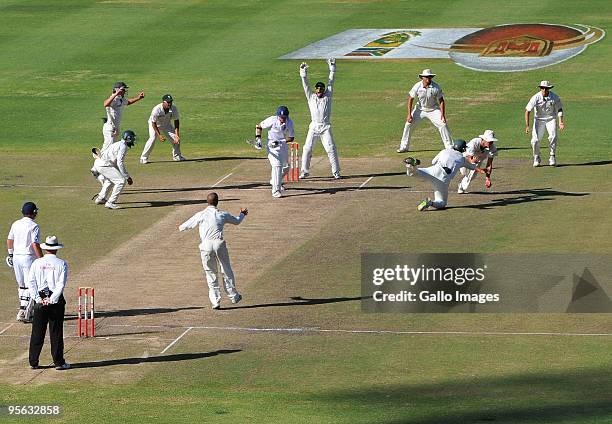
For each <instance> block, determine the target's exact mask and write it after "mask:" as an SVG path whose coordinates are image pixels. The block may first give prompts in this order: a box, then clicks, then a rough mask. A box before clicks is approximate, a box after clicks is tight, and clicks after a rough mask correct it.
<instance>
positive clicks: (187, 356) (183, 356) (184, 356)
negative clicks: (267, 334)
mask: <svg viewBox="0 0 612 424" xmlns="http://www.w3.org/2000/svg"><path fill="white" fill-rule="evenodd" d="M237 352H242V350H241V349H221V350H215V351H213V352H201V353H179V354H175V355H160V356H149V357H148V358H123V359H108V360H105V361H91V362H79V363H76V364H72V368H99V367H110V366H113V365H138V364H146V363H159V362H179V361H190V360H193V359H202V358H210V357H213V356H217V355H227V354H230V353H237Z"/></svg>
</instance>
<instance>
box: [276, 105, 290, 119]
mask: <svg viewBox="0 0 612 424" xmlns="http://www.w3.org/2000/svg"><path fill="white" fill-rule="evenodd" d="M276 116H284V117H285V118H288V117H289V108H288V107H287V106H279V107H278V109H276Z"/></svg>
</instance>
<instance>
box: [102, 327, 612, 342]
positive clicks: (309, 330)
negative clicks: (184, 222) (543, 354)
mask: <svg viewBox="0 0 612 424" xmlns="http://www.w3.org/2000/svg"><path fill="white" fill-rule="evenodd" d="M108 327H140V328H185V327H181V326H172V325H130V324H109V325H108ZM189 330H221V331H251V332H285V333H341V334H392V335H434V336H435V335H443V336H445V335H457V336H598V337H610V336H612V333H572V332H565V333H564V332H543V331H542V332H528V331H524V332H505V331H402V330H358V329H353V330H351V329H348V330H342V329H325V328H312V327H310V328H309V327H295V328H283V327H280V328H278V327H271V328H265V327H263V328H262V327H220V326H192V327H188V328H187V331H189ZM187 331H185V332H187ZM180 337H182V335H181V336H179V338H180ZM177 340H178V339H177Z"/></svg>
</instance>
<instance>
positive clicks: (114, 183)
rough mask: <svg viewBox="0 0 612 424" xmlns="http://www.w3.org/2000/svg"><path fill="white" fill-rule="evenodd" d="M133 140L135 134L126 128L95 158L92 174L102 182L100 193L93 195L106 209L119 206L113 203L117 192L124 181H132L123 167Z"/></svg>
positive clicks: (123, 184)
mask: <svg viewBox="0 0 612 424" xmlns="http://www.w3.org/2000/svg"><path fill="white" fill-rule="evenodd" d="M135 141H136V134H134V131H131V130H127V131H125V132H124V133H123V138H122V139H121V140H119V141H118V142H117V143H113V144H112V145H111V146H110V147H108V148H107V149H106V150H104V151H102V155H101V156H100V157H99V158H98V159H96V160H95V162H94V166H93V169H92V174H93V176H94V177H96V178H97V179H98V181H100V183H101V184H102V189H101V190H100V193H98V195H97V196H94V202H95V203H96V205H102V204H103V205H104V206H105V207H107V208H108V209H119V208H120V206H119V205H117V204H116V203H115V202H116V201H117V198H118V197H119V194H121V191H123V187H125V183H126V182H127V183H128V185H132V183H133V182H134V181H133V180H132V177H130V174H129V173H128V171H127V169H126V168H125V156H126V155H127V152H128V148H132V147H133V146H134V143H135ZM111 187H113V191H112V193H111V195H110V197H109V198H108V199H107V198H106V196H107V195H108V191H109V190H110V188H111Z"/></svg>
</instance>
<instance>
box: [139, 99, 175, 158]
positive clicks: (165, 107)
mask: <svg viewBox="0 0 612 424" xmlns="http://www.w3.org/2000/svg"><path fill="white" fill-rule="evenodd" d="M173 101H174V99H173V98H172V96H171V95H170V94H165V95H164V96H162V102H161V103H160V104H158V105H157V106H155V107H154V108H153V110H152V111H151V116H150V117H149V122H148V125H149V139H148V140H147V143H146V144H145V147H144V149H143V150H142V154H141V155H140V163H142V164H146V163H149V156H150V155H151V152H152V151H153V147H155V139H156V138H158V139H159V141H161V142H162V143H163V142H164V141H166V139H170V142H171V144H172V160H174V161H176V162H180V161H184V160H185V157H184V156H183V155H182V154H181V136H180V115H179V111H178V109H177V108H176V105H173V104H172V102H173ZM171 121H172V122H173V123H174V127H173V126H172V123H171Z"/></svg>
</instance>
